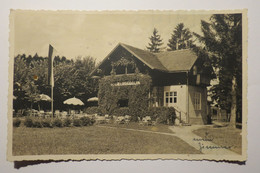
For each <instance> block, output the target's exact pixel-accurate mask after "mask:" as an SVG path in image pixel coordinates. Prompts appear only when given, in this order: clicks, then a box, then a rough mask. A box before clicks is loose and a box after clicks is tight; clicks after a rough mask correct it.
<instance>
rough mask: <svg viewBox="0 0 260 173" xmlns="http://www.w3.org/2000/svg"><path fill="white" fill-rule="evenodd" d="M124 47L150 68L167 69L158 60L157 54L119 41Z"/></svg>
mask: <svg viewBox="0 0 260 173" xmlns="http://www.w3.org/2000/svg"><path fill="white" fill-rule="evenodd" d="M120 45H122V46H123V47H124V48H125V49H127V50H128V51H129V52H130V53H132V54H133V55H135V56H136V57H137V58H138V59H139V60H141V61H142V62H143V63H145V64H146V65H147V66H148V67H150V68H151V69H158V70H163V71H167V69H166V68H165V67H164V66H163V64H162V63H161V62H160V61H159V59H158V58H157V56H156V55H155V54H153V53H151V52H149V51H146V50H142V49H138V48H136V47H133V46H129V45H127V44H123V43H120Z"/></svg>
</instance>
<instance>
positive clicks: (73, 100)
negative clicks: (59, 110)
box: [63, 97, 84, 106]
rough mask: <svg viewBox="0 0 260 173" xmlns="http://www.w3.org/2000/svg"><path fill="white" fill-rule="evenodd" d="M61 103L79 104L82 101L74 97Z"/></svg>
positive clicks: (81, 103)
mask: <svg viewBox="0 0 260 173" xmlns="http://www.w3.org/2000/svg"><path fill="white" fill-rule="evenodd" d="M63 103H64V104H67V105H80V106H82V105H84V103H83V102H82V101H81V100H80V99H78V98H76V97H73V98H70V99H67V100H65V101H64V102H63Z"/></svg>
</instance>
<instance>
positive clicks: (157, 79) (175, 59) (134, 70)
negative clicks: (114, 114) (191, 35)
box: [92, 43, 212, 124]
mask: <svg viewBox="0 0 260 173" xmlns="http://www.w3.org/2000/svg"><path fill="white" fill-rule="evenodd" d="M211 70H212V68H210V67H205V66H204V61H203V59H202V58H199V57H198V56H197V55H196V54H195V53H194V52H193V51H192V50H190V49H184V50H177V51H167V52H160V53H151V52H148V51H146V50H142V49H138V48H135V47H132V46H129V45H126V44H123V43H119V44H118V45H117V46H116V47H115V48H114V49H113V50H112V51H111V52H110V53H109V54H108V55H107V57H106V58H105V59H104V60H103V61H102V62H101V63H100V65H99V66H98V67H97V68H96V69H95V70H94V71H93V72H92V75H93V76H100V77H101V78H106V77H108V76H111V75H112V76H120V75H121V76H122V75H125V76H127V75H128V76H131V75H136V74H139V75H142V74H145V75H149V76H150V77H151V87H150V89H149V93H148V95H147V97H149V103H148V106H152V107H159V106H166V107H174V108H175V110H176V115H177V117H178V119H179V120H181V122H183V123H187V124H207V122H208V119H207V118H208V116H207V115H208V111H207V110H208V107H207V105H208V104H207V88H206V87H207V86H209V84H210V71H211ZM137 85H138V86H139V87H142V84H141V83H140V82H139V81H136V80H135V81H133V80H130V81H123V82H122V81H121V82H116V83H113V84H111V86H112V87H116V86H117V87H119V86H120V87H121V88H123V87H136V86H137ZM111 90H113V89H111ZM126 95H127V94H126ZM121 100H124V101H123V102H122V101H121V103H120V101H119V104H118V106H120V105H122V104H123V105H124V106H128V103H127V102H128V97H127V96H125V98H124V99H121Z"/></svg>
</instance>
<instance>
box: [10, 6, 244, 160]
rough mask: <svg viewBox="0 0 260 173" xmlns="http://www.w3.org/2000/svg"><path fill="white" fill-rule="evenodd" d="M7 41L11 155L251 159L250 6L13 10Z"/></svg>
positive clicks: (31, 157) (33, 157)
mask: <svg viewBox="0 0 260 173" xmlns="http://www.w3.org/2000/svg"><path fill="white" fill-rule="evenodd" d="M9 40H10V57H9V103H8V104H9V109H8V110H9V113H8V120H9V124H8V129H9V130H8V151H7V156H8V157H7V158H8V160H9V161H23V160H96V159H99V160H121V159H134V160H136V159H137V160H139V159H140V160H142V159H181V160H216V161H246V159H247V63H246V60H247V10H230V11H44V10H42V11H41V10H39V11H33V10H11V11H10V36H9Z"/></svg>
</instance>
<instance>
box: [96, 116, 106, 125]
mask: <svg viewBox="0 0 260 173" xmlns="http://www.w3.org/2000/svg"><path fill="white" fill-rule="evenodd" d="M95 119H96V122H97V124H103V123H105V122H106V117H104V116H96V117H95Z"/></svg>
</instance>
